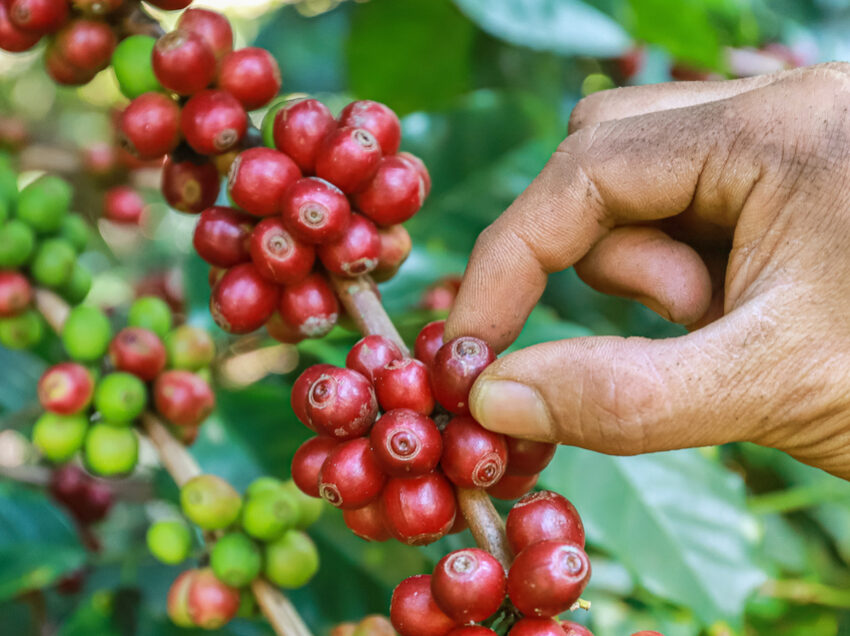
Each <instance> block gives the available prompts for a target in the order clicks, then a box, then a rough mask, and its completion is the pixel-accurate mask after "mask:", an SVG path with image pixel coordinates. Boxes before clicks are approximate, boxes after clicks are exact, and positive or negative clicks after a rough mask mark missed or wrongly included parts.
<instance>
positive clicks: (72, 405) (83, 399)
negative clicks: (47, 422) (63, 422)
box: [38, 362, 94, 415]
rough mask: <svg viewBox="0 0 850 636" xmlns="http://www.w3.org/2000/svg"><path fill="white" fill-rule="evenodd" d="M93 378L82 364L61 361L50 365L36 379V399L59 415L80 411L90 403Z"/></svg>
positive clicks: (92, 391) (92, 392)
mask: <svg viewBox="0 0 850 636" xmlns="http://www.w3.org/2000/svg"><path fill="white" fill-rule="evenodd" d="M93 394H94V380H93V379H92V377H91V374H90V373H89V372H88V369H86V368H85V367H84V366H82V365H80V364H77V363H76V362H62V363H60V364H57V365H54V366H52V367H50V368H49V369H48V370H47V371H45V372H44V374H43V375H42V376H41V378H40V379H39V381H38V401H39V402H40V403H41V405H42V406H43V407H44V408H45V409H46V410H48V411H51V412H53V413H59V414H60V415H73V414H75V413H80V412H81V411H83V410H85V409H86V408H88V406H89V404H91V400H92V395H93Z"/></svg>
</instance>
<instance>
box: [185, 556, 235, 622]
mask: <svg viewBox="0 0 850 636" xmlns="http://www.w3.org/2000/svg"><path fill="white" fill-rule="evenodd" d="M186 600H187V604H188V609H189V616H190V617H191V619H192V622H193V623H195V625H197V626H198V627H200V628H201V629H218V628H219V627H222V626H224V625H226V624H227V623H229V622H230V619H232V618H233V617H234V616H236V612H237V611H238V610H239V602H240V595H239V590H238V589H236V588H234V587H230V586H228V585H225V584H224V583H222V582H221V581H219V580H218V578H217V577H216V575H215V574H213V571H212V569H210V568H204V569H203V570H199V571H198V572H197V573H196V574H195V576H194V578H193V579H192V583H191V584H190V585H189V594H188V596H187V598H186Z"/></svg>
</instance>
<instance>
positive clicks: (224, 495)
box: [180, 475, 242, 530]
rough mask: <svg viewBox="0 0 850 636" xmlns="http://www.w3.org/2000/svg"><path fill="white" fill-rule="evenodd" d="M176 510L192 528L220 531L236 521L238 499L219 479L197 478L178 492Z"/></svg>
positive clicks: (237, 516)
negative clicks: (177, 506)
mask: <svg viewBox="0 0 850 636" xmlns="http://www.w3.org/2000/svg"><path fill="white" fill-rule="evenodd" d="M180 506H181V507H182V508H183V514H185V515H186V517H188V519H189V520H190V521H191V522H192V523H194V524H195V525H196V526H200V527H201V528H202V529H203V530H221V529H222V528H226V527H227V526H229V525H230V524H231V523H233V522H234V521H236V519H238V518H239V510H240V509H241V507H242V499H241V498H240V497H239V493H238V492H236V491H235V490H234V489H233V486H231V485H230V484H228V483H227V482H226V481H224V480H223V479H222V478H221V477H217V476H215V475H198V476H197V477H193V478H192V479H190V480H189V481H187V482H186V483H185V484H184V485H183V487H182V488H181V489H180Z"/></svg>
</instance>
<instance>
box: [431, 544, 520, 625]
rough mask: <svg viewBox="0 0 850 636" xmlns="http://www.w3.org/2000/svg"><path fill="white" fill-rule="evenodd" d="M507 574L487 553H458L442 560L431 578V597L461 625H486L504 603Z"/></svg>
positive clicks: (471, 549)
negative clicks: (486, 620) (474, 623)
mask: <svg viewBox="0 0 850 636" xmlns="http://www.w3.org/2000/svg"><path fill="white" fill-rule="evenodd" d="M505 585H506V579H505V570H504V569H503V568H502V566H501V564H500V563H499V562H498V561H497V560H496V559H495V557H493V556H492V555H491V554H489V553H488V552H485V551H484V550H479V549H478V548H469V549H466V550H456V551H455V552H451V553H449V554H447V555H446V556H444V557H443V558H442V559H440V561H439V563H437V567H435V568H434V573H433V574H432V575H431V594H432V595H433V597H434V601H435V602H436V603H437V605H438V606H439V608H440V609H441V610H443V611H444V612H445V613H446V615H447V616H449V617H450V618H452V619H453V620H455V621H457V622H458V623H464V624H466V623H472V622H477V621H483V620H485V619H486V618H488V617H489V616H490V615H491V614H494V613H495V612H496V610H498V609H499V607H501V605H502V601H504V600H505Z"/></svg>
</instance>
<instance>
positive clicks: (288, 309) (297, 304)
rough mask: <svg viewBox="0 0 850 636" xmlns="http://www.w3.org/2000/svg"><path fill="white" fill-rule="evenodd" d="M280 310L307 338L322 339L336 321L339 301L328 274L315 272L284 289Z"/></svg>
mask: <svg viewBox="0 0 850 636" xmlns="http://www.w3.org/2000/svg"><path fill="white" fill-rule="evenodd" d="M278 311H279V312H280V317H281V318H282V319H283V321H284V322H285V323H286V324H288V325H289V326H291V327H292V328H293V329H295V330H296V331H297V332H298V333H300V334H301V335H302V336H304V337H305V338H321V337H322V336H324V335H325V334H326V333H328V332H329V331H330V330H331V329H333V327H334V325H335V324H336V321H337V319H338V318H339V302H338V301H337V299H336V294H334V292H333V289H331V286H330V285H328V282H327V280H326V279H325V277H324V276H322V275H321V274H319V273H317V272H314V273H312V274H310V275H309V276H307V278H305V279H304V280H302V281H301V282H300V283H295V284H294V285H287V286H286V287H284V288H283V289H282V290H281V293H280V304H279V306H278Z"/></svg>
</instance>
